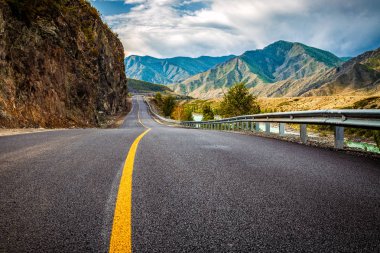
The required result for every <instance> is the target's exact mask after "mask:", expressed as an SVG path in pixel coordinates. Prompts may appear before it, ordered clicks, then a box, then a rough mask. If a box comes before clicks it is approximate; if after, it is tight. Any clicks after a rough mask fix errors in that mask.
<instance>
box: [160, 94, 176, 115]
mask: <svg viewBox="0 0 380 253" xmlns="http://www.w3.org/2000/svg"><path fill="white" fill-rule="evenodd" d="M175 106H176V101H175V98H174V97H173V96H171V95H169V96H165V97H164V98H163V99H162V112H163V113H164V115H165V117H168V116H170V115H171V114H172V112H173V110H174V107H175Z"/></svg>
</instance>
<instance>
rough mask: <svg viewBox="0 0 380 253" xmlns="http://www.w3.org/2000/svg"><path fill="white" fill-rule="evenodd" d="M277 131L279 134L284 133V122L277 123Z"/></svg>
mask: <svg viewBox="0 0 380 253" xmlns="http://www.w3.org/2000/svg"><path fill="white" fill-rule="evenodd" d="M278 133H279V135H284V134H285V123H279V125H278Z"/></svg>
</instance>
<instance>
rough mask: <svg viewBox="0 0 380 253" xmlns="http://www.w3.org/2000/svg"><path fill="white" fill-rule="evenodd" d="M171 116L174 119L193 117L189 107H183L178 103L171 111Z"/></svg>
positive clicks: (190, 118) (183, 119)
mask: <svg viewBox="0 0 380 253" xmlns="http://www.w3.org/2000/svg"><path fill="white" fill-rule="evenodd" d="M171 117H172V118H173V119H176V120H181V121H192V120H194V119H193V113H192V111H191V109H190V108H185V107H184V106H183V105H178V106H176V107H175V108H174V111H173V113H172V114H171Z"/></svg>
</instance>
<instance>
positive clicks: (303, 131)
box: [300, 124, 307, 143]
mask: <svg viewBox="0 0 380 253" xmlns="http://www.w3.org/2000/svg"><path fill="white" fill-rule="evenodd" d="M300 137H301V141H302V143H306V142H307V125H306V124H301V125H300Z"/></svg>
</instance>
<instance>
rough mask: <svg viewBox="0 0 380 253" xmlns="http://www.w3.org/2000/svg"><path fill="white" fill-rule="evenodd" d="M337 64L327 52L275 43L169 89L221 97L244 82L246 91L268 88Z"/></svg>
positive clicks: (338, 62) (189, 93) (293, 44)
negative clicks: (237, 83) (229, 89)
mask: <svg viewBox="0 0 380 253" xmlns="http://www.w3.org/2000/svg"><path fill="white" fill-rule="evenodd" d="M341 64H342V61H341V60H340V59H339V58H338V57H337V56H335V55H333V54H332V53H330V52H327V51H323V50H320V49H317V48H313V47H309V46H306V45H304V44H301V43H292V42H287V41H278V42H275V43H273V44H271V45H269V46H267V47H265V48H264V49H262V50H254V51H247V52H245V53H244V54H243V55H241V56H237V57H235V58H233V59H231V60H229V61H227V62H225V63H223V64H220V65H218V66H216V67H215V68H213V69H210V70H208V71H206V72H203V73H200V74H198V75H195V76H192V77H190V78H188V79H186V80H184V81H183V82H181V83H179V84H174V85H171V86H170V87H172V88H173V90H174V91H176V92H182V93H186V94H188V95H190V96H194V97H202V98H210V97H217V96H221V95H222V94H223V92H224V91H225V90H226V89H228V88H229V87H231V86H232V85H233V84H234V83H236V82H246V85H247V86H248V87H250V88H253V87H256V86H263V85H266V86H270V84H272V83H276V82H281V81H284V80H293V81H295V80H300V79H304V78H305V77H311V76H314V75H316V74H320V73H323V72H325V71H327V70H329V69H331V68H333V67H336V66H340V65H341Z"/></svg>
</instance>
